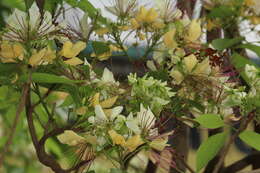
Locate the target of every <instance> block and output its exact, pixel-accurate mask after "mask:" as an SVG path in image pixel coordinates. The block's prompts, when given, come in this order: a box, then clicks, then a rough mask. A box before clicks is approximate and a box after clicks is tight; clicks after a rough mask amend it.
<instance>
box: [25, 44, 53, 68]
mask: <svg viewBox="0 0 260 173" xmlns="http://www.w3.org/2000/svg"><path fill="white" fill-rule="evenodd" d="M55 58H56V52H55V51H52V50H51V49H50V48H43V49H42V50H40V51H39V52H34V53H33V55H32V56H31V57H30V59H29V64H30V65H31V66H33V67H35V66H37V65H41V64H42V63H51V62H52V61H53V59H55Z"/></svg>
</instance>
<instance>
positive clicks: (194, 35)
mask: <svg viewBox="0 0 260 173" xmlns="http://www.w3.org/2000/svg"><path fill="white" fill-rule="evenodd" d="M200 35H201V27H200V21H199V20H196V19H194V20H192V21H191V23H190V25H189V28H188V33H187V35H186V36H185V40H186V41H188V42H194V41H197V40H198V39H199V38H200Z"/></svg>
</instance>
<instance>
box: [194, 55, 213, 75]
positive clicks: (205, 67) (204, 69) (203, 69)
mask: <svg viewBox="0 0 260 173" xmlns="http://www.w3.org/2000/svg"><path fill="white" fill-rule="evenodd" d="M210 73H211V67H210V64H209V58H206V59H204V60H203V61H202V62H201V63H198V64H197V66H196V68H195V69H194V70H193V74H196V75H203V76H208V75H209V74H210Z"/></svg>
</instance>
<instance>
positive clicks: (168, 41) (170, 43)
mask: <svg viewBox="0 0 260 173" xmlns="http://www.w3.org/2000/svg"><path fill="white" fill-rule="evenodd" d="M175 33H176V29H175V28H174V29H172V30H170V31H168V32H166V33H165V34H164V36H163V42H164V44H165V46H166V47H167V48H169V49H174V48H176V47H177V43H176V41H175V39H174V36H175Z"/></svg>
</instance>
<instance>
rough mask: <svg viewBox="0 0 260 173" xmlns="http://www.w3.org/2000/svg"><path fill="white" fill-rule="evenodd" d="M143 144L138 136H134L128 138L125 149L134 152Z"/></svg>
mask: <svg viewBox="0 0 260 173" xmlns="http://www.w3.org/2000/svg"><path fill="white" fill-rule="evenodd" d="M143 143H144V141H143V140H142V138H141V136H140V135H135V136H133V137H131V138H129V139H128V140H127V141H126V145H125V147H126V148H127V149H128V150H129V151H130V152H132V151H134V150H135V149H136V148H137V147H139V146H140V145H142V144H143Z"/></svg>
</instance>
